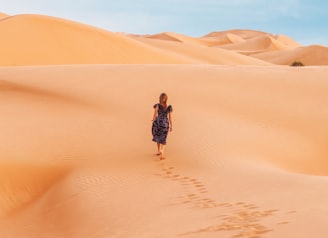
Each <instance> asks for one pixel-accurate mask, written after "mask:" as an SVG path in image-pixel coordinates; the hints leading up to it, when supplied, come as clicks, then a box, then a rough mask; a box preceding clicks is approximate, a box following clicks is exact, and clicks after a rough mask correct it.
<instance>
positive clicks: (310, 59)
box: [252, 45, 328, 65]
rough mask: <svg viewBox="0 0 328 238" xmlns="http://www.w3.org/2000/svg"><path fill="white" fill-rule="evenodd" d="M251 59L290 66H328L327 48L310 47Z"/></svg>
mask: <svg viewBox="0 0 328 238" xmlns="http://www.w3.org/2000/svg"><path fill="white" fill-rule="evenodd" d="M252 56H253V57H255V58H257V59H261V60H264V61H267V62H271V63H273V64H280V65H291V64H292V63H293V62H295V61H298V62H302V63H303V64H304V65H328V47H325V46H320V45H311V46H305V47H297V48H294V49H289V50H282V51H276V52H264V53H261V54H254V55H252Z"/></svg>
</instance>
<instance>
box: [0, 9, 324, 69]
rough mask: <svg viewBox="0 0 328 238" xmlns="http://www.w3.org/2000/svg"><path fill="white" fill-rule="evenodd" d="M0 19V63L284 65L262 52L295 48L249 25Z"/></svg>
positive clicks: (316, 61) (0, 15)
mask: <svg viewBox="0 0 328 238" xmlns="http://www.w3.org/2000/svg"><path fill="white" fill-rule="evenodd" d="M0 18H1V19H2V20H1V21H0V34H1V38H0V50H1V55H2V57H1V58H0V65H3V66H15V65H16V66H19V65H21V66H22V65H53V64H148V63H152V64H219V65H231V64H232V65H238V64H242V65H270V64H286V65H287V64H289V62H290V60H277V56H278V55H279V54H278V53H277V54H272V55H273V58H271V54H270V53H268V54H266V53H267V52H276V51H279V52H280V51H281V50H291V51H284V52H286V53H288V52H290V53H291V54H292V55H293V54H294V53H293V52H294V51H293V50H295V52H298V51H300V50H297V49H298V48H300V47H301V46H300V44H298V43H297V42H295V41H294V40H293V39H291V38H289V37H288V36H283V35H273V34H269V33H265V32H261V31H254V30H229V31H222V32H212V33H209V34H207V35H205V36H203V37H190V36H186V35H183V34H179V33H174V32H163V33H159V34H154V35H130V34H122V33H114V32H110V31H106V30H103V29H99V28H96V27H92V26H89V25H85V24H81V23H77V22H72V21H69V20H65V19H60V18H56V17H50V16H42V15H34V14H25V15H16V16H8V15H6V14H3V13H0ZM12 29H15V31H12ZM159 41H162V42H159ZM165 42H166V43H165ZM217 48H220V49H221V50H218V49H217ZM308 50H309V51H311V50H313V51H314V52H313V53H311V52H309V53H308V55H311V57H315V58H316V57H317V59H313V60H310V59H307V60H306V61H307V62H311V65H312V64H319V65H325V64H327V63H326V61H325V60H323V61H322V59H324V56H320V57H319V58H318V56H317V55H318V53H316V52H317V51H316V48H314V47H311V48H309V49H308ZM322 50H325V49H324V48H323V49H322ZM259 53H261V54H259ZM262 53H263V55H262ZM255 54H256V55H255ZM321 55H323V54H321ZM250 56H253V57H250ZM267 56H268V57H267ZM284 57H285V58H286V57H287V58H288V56H284ZM292 57H293V56H291V58H292ZM255 58H256V59H255Z"/></svg>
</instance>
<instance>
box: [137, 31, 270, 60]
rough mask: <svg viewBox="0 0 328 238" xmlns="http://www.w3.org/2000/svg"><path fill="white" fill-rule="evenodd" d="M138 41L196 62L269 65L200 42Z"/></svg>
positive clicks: (140, 39)
mask: <svg viewBox="0 0 328 238" xmlns="http://www.w3.org/2000/svg"><path fill="white" fill-rule="evenodd" d="M135 39H136V40H138V41H141V42H143V43H145V44H148V45H151V46H153V47H156V48H158V49H162V50H165V51H166V52H169V53H170V54H172V55H178V56H180V57H184V58H186V59H189V60H192V61H194V62H198V63H207V64H220V65H270V63H268V62H266V61H262V60H256V61H255V60H253V59H254V58H253V57H248V56H244V55H242V54H238V53H236V52H233V51H229V50H224V49H219V48H212V47H208V46H204V45H203V44H202V43H200V44H197V43H195V42H190V41H188V40H187V41H185V42H178V41H171V40H162V39H160V40H159V39H154V38H151V39H149V38H144V37H136V38H135Z"/></svg>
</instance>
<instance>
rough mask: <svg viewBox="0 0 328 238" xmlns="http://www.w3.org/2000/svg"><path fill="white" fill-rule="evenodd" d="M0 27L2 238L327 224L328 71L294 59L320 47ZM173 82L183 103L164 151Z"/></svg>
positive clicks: (70, 27) (235, 34)
mask: <svg viewBox="0 0 328 238" xmlns="http://www.w3.org/2000/svg"><path fill="white" fill-rule="evenodd" d="M13 26H15V29H16V31H15V33H12V32H11V31H10V28H11V27H13ZM27 32H29V34H28V35H26V37H22V35H21V34H26V33H27ZM0 33H1V36H4V37H1V38H0V49H1V52H4V53H3V55H4V57H1V62H0V65H2V66H1V67H0V92H1V94H0V101H1V107H0V113H1V122H0V126H1V134H0V138H1V142H2V143H0V237H6V238H7V237H10V238H18V237H24V238H35V237H49V238H58V237H69V238H89V237H99V238H108V237H120V238H130V237H138V238H139V237H142V238H149V237H154V238H162V237H163V238H168V237H186V238H198V237H200V238H203V237H205V238H212V237H215V238H217V237H223V238H224V237H227V238H232V237H245V238H255V237H256V238H260V237H278V238H285V237H286V238H287V237H288V238H289V237H298V238H308V237H318V238H321V237H322V238H324V237H325V236H326V230H327V220H328V210H327V199H328V190H327V189H326V187H327V186H328V179H327V176H328V161H327V155H328V151H327V145H326V143H327V138H328V125H327V120H328V108H327V106H326V105H327V100H328V96H327V95H328V82H327V73H328V67H327V66H311V67H288V66H286V65H287V64H289V63H290V61H291V60H294V59H298V58H299V55H300V54H297V52H298V53H299V52H300V51H302V50H303V51H304V50H305V51H306V52H307V54H306V57H305V56H304V57H305V58H302V60H303V59H304V62H307V63H308V64H313V65H319V59H321V58H320V57H321V56H320V57H319V56H318V53H315V52H316V50H317V48H318V47H319V46H309V47H301V46H299V45H298V44H297V43H296V42H294V41H293V40H292V39H290V38H288V37H287V36H272V35H270V34H266V33H262V32H256V31H248V30H233V31H227V32H222V33H218V32H214V33H212V34H209V35H207V36H204V37H201V38H191V37H188V36H183V35H180V34H177V33H162V34H158V35H155V36H133V35H123V34H118V33H112V32H107V31H104V30H101V29H97V28H94V27H91V26H86V25H82V24H79V23H74V22H70V21H66V20H64V19H58V18H52V17H46V16H38V15H19V16H13V17H9V18H3V20H0ZM268 39H269V41H267V40H268ZM35 41H36V42H35ZM222 42H225V43H224V44H222ZM247 42H249V44H247ZM268 42H269V44H267V43H268ZM277 42H278V43H277ZM41 43H42V44H41ZM229 45H230V46H229ZM272 45H275V47H272ZM223 46H224V47H223ZM228 46H229V47H228ZM320 47H322V48H320V49H321V50H326V47H323V46H320ZM223 48H224V49H223ZM246 50H247V51H248V53H247V54H245V52H240V53H238V52H239V51H246ZM259 50H261V51H265V52H262V53H259V52H258V51H259ZM250 51H254V52H255V51H257V52H256V53H254V52H253V53H250ZM288 52H289V53H288ZM295 52H296V53H295ZM311 52H312V53H311ZM313 52H314V53H313ZM270 55H272V57H270ZM273 56H274V57H273ZM255 57H256V58H255ZM275 59H277V61H276V60H275ZM278 59H280V60H279V62H278ZM283 59H284V60H285V61H283ZM320 62H321V61H320ZM114 63H115V64H114ZM55 64H57V65H55ZM276 64H286V65H276ZM14 65H20V66H14ZM13 66H14V67H13ZM161 92H166V93H167V94H168V96H169V103H171V104H172V105H173V108H174V112H173V123H174V124H173V132H171V133H170V134H169V136H168V145H167V148H166V151H165V157H166V159H165V160H163V161H160V160H159V159H158V157H157V156H156V155H155V152H156V146H155V144H154V143H153V142H152V141H151V132H150V127H151V119H152V113H153V111H152V110H153V109H152V106H153V104H154V103H156V102H157V99H158V96H159V94H160V93H161Z"/></svg>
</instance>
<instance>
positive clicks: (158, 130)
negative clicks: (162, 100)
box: [152, 103, 172, 145]
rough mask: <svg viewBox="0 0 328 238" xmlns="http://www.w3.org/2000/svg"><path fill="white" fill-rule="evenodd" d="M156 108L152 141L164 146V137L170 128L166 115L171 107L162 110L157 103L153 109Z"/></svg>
mask: <svg viewBox="0 0 328 238" xmlns="http://www.w3.org/2000/svg"><path fill="white" fill-rule="evenodd" d="M157 106H158V114H157V117H156V119H155V121H154V122H153V126H152V134H153V141H155V142H157V143H160V144H162V145H166V137H167V133H168V132H169V127H170V123H169V119H168V114H169V113H170V112H172V106H171V105H169V106H168V107H167V108H166V109H164V107H163V106H162V105H161V104H159V103H157V104H155V105H154V108H156V107H157Z"/></svg>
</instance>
